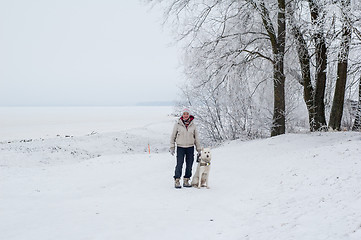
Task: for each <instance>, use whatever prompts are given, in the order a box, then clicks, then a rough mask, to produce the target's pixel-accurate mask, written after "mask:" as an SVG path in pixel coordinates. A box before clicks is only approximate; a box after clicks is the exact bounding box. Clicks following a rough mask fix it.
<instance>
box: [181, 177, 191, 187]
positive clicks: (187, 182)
mask: <svg viewBox="0 0 361 240" xmlns="http://www.w3.org/2000/svg"><path fill="white" fill-rule="evenodd" d="M183 187H192V185H190V184H189V178H184V179H183Z"/></svg>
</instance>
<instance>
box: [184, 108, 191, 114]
mask: <svg viewBox="0 0 361 240" xmlns="http://www.w3.org/2000/svg"><path fill="white" fill-rule="evenodd" d="M185 112H187V113H189V115H191V110H189V108H183V111H182V114H183V113H185Z"/></svg>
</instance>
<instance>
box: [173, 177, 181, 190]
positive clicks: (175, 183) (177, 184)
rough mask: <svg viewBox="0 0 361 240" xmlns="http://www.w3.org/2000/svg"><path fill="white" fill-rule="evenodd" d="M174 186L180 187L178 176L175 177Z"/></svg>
mask: <svg viewBox="0 0 361 240" xmlns="http://www.w3.org/2000/svg"><path fill="white" fill-rule="evenodd" d="M174 187H175V188H181V184H180V179H179V178H176V179H175V182H174Z"/></svg>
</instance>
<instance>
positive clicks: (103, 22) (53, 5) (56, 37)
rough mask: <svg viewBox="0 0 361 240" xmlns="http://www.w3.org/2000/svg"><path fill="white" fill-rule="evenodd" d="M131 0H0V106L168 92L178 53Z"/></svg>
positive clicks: (136, 98) (126, 99) (166, 95)
mask: <svg viewBox="0 0 361 240" xmlns="http://www.w3.org/2000/svg"><path fill="white" fill-rule="evenodd" d="M161 20H162V14H161V12H160V11H157V10H156V9H153V10H150V9H149V6H145V5H144V4H142V3H141V2H140V1H138V0H127V1H125V0H32V1H29V0H14V1H13V0H11V1H10V0H9V1H5V0H1V1H0V105H1V106H15V105H17V106H19V105H26V106H27V105H90V106H92V105H129V104H134V103H137V102H147V101H172V100H174V99H176V94H177V85H179V82H180V81H181V79H182V74H181V70H180V68H179V53H180V51H179V50H177V48H176V47H175V46H170V43H172V40H171V36H170V34H169V31H168V32H167V31H166V30H162V26H161Z"/></svg>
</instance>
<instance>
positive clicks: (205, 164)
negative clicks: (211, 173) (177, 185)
mask: <svg viewBox="0 0 361 240" xmlns="http://www.w3.org/2000/svg"><path fill="white" fill-rule="evenodd" d="M209 165H211V163H210V162H205V163H202V162H201V163H200V166H209Z"/></svg>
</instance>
